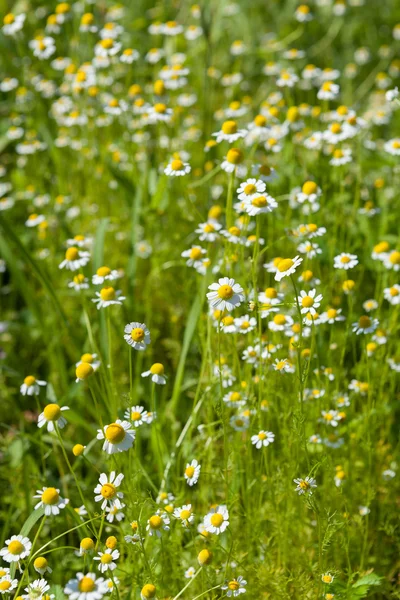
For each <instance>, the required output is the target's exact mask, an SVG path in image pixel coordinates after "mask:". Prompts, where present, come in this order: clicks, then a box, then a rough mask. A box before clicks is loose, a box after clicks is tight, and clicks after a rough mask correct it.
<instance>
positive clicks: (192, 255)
mask: <svg viewBox="0 0 400 600" xmlns="http://www.w3.org/2000/svg"><path fill="white" fill-rule="evenodd" d="M205 254H206V250H204V248H202V247H201V246H192V247H191V248H190V250H184V251H183V252H182V254H181V256H182V257H183V258H187V259H188V260H187V261H186V264H187V266H188V267H195V266H196V265H198V264H201V261H202V259H203V257H204V255H205Z"/></svg>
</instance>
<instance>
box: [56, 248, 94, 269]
mask: <svg viewBox="0 0 400 600" xmlns="http://www.w3.org/2000/svg"><path fill="white" fill-rule="evenodd" d="M89 260H90V253H89V252H86V251H84V250H80V249H79V248H77V247H76V246H71V247H70V248H68V249H67V251H66V253H65V258H64V260H63V261H62V262H61V263H60V264H59V265H58V267H59V269H68V270H69V271H76V270H77V269H80V268H81V267H84V266H85V265H87V264H88V262H89Z"/></svg>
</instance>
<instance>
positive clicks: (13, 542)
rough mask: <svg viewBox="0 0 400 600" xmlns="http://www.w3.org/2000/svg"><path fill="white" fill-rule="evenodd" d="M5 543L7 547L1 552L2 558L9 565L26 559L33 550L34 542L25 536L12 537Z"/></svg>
mask: <svg viewBox="0 0 400 600" xmlns="http://www.w3.org/2000/svg"><path fill="white" fill-rule="evenodd" d="M5 543H6V546H5V547H4V548H2V549H1V550H0V556H1V557H2V559H3V560H5V561H6V562H8V563H12V562H19V561H20V560H22V559H23V558H26V557H27V556H29V553H30V551H31V548H32V542H31V541H30V540H29V538H27V537H25V536H23V535H12V536H11V537H10V539H8V540H6V542H5Z"/></svg>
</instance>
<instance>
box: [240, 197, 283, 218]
mask: <svg viewBox="0 0 400 600" xmlns="http://www.w3.org/2000/svg"><path fill="white" fill-rule="evenodd" d="M277 206H278V203H277V201H276V200H275V198H272V196H270V195H269V194H264V195H263V196H255V197H253V198H252V199H251V200H247V201H245V204H244V209H245V211H246V213H247V214H248V215H250V216H251V217H254V216H256V215H261V214H263V213H270V212H272V211H273V210H274V209H275V208H276V207H277Z"/></svg>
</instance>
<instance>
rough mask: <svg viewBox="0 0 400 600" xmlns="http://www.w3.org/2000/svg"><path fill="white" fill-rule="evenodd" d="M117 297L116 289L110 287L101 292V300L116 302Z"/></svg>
mask: <svg viewBox="0 0 400 600" xmlns="http://www.w3.org/2000/svg"><path fill="white" fill-rule="evenodd" d="M115 297H116V294H115V289H114V288H113V287H112V286H111V285H110V286H107V287H104V288H103V289H102V290H100V298H101V299H102V300H105V301H109V300H114V299H115Z"/></svg>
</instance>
